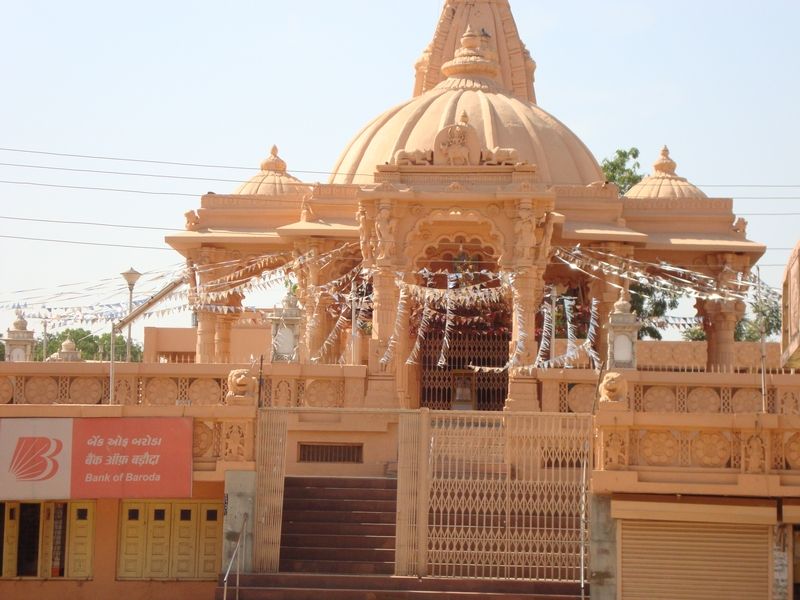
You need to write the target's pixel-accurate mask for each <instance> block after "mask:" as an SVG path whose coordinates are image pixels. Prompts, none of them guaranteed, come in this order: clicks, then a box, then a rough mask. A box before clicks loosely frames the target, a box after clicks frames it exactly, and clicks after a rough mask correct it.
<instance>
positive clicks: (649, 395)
mask: <svg viewBox="0 0 800 600" xmlns="http://www.w3.org/2000/svg"><path fill="white" fill-rule="evenodd" d="M642 408H644V411H645V412H667V413H671V412H675V410H676V409H677V403H676V400H675V392H673V391H672V390H671V389H669V388H668V387H665V386H663V385H656V386H653V387H650V388H648V389H647V391H646V392H645V393H644V397H643V398H642Z"/></svg>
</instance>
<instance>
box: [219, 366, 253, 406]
mask: <svg viewBox="0 0 800 600" xmlns="http://www.w3.org/2000/svg"><path fill="white" fill-rule="evenodd" d="M257 391H258V382H257V380H256V378H255V377H253V375H252V374H251V373H250V370H249V369H233V370H232V371H231V372H230V373H228V394H227V395H226V396H225V402H226V403H227V404H235V405H252V404H255V402H256V395H257Z"/></svg>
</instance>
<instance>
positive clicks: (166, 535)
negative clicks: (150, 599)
mask: <svg viewBox="0 0 800 600" xmlns="http://www.w3.org/2000/svg"><path fill="white" fill-rule="evenodd" d="M146 506H147V547H146V550H145V562H144V577H145V578H148V579H149V578H156V579H166V578H167V577H169V550H170V523H171V520H172V505H171V504H170V503H169V502H153V503H149V504H147V505H146Z"/></svg>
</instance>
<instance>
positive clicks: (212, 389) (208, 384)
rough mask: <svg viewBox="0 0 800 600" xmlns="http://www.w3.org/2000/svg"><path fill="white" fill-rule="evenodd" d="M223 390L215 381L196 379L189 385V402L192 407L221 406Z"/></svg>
mask: <svg viewBox="0 0 800 600" xmlns="http://www.w3.org/2000/svg"><path fill="white" fill-rule="evenodd" d="M221 394H222V390H221V389H220V387H219V384H218V383H217V382H216V381H214V380H213V379H195V380H194V381H193V382H192V383H191V384H189V402H190V403H191V404H192V406H207V405H210V404H219V403H220V398H221Z"/></svg>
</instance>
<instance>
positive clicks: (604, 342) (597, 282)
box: [589, 244, 632, 364]
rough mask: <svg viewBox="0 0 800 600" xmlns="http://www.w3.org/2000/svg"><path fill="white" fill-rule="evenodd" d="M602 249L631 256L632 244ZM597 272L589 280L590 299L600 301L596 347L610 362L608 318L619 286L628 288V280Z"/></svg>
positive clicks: (623, 255) (610, 245) (605, 360)
mask: <svg viewBox="0 0 800 600" xmlns="http://www.w3.org/2000/svg"><path fill="white" fill-rule="evenodd" d="M601 249H602V250H603V251H604V252H608V253H609V254H612V255H614V256H620V257H623V258H625V257H629V256H631V252H632V249H631V248H630V246H626V245H624V244H605V245H603V246H602V247H601ZM595 273H597V275H598V277H599V278H598V279H592V280H590V281H589V301H591V300H597V301H598V305H597V315H598V319H599V323H598V328H597V338H596V340H595V349H596V350H597V352H598V354H599V355H600V360H601V361H604V362H605V363H606V364H608V360H609V356H608V348H609V345H608V344H609V340H608V327H609V325H608V318H609V315H610V314H611V313H612V312H613V310H614V303H616V301H617V300H618V299H619V293H620V287H619V286H625V288H626V289H627V282H626V281H625V280H623V279H621V278H620V277H617V276H616V275H610V274H602V273H601V272H600V271H596V272H595Z"/></svg>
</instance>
